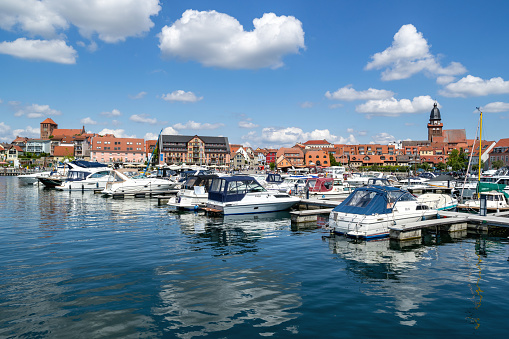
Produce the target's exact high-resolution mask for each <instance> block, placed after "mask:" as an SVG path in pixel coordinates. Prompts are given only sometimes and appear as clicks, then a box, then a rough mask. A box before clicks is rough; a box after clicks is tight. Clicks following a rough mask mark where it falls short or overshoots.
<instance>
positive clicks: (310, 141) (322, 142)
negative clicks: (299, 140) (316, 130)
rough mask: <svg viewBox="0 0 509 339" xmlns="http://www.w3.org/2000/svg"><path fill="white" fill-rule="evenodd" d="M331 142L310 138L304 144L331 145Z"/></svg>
mask: <svg viewBox="0 0 509 339" xmlns="http://www.w3.org/2000/svg"><path fill="white" fill-rule="evenodd" d="M330 144H331V143H330V142H328V141H327V140H325V139H323V140H308V141H306V142H305V143H304V145H330Z"/></svg>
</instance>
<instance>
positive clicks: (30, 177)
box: [18, 171, 51, 185]
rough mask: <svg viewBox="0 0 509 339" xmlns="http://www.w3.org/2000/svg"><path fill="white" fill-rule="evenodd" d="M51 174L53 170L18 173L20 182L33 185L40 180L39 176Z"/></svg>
mask: <svg viewBox="0 0 509 339" xmlns="http://www.w3.org/2000/svg"><path fill="white" fill-rule="evenodd" d="M50 175H51V171H45V172H38V173H30V174H20V175H18V182H19V183H20V184H22V185H33V184H35V183H36V182H38V181H39V179H38V178H39V177H49V176H50Z"/></svg>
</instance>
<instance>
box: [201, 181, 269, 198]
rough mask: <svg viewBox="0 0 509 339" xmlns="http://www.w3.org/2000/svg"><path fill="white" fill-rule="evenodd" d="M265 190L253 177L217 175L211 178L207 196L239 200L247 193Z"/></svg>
mask: <svg viewBox="0 0 509 339" xmlns="http://www.w3.org/2000/svg"><path fill="white" fill-rule="evenodd" d="M265 191H266V189H265V188H263V186H262V185H260V184H259V183H258V181H256V179H255V178H253V177H249V176H232V177H218V178H213V179H212V184H211V185H210V188H209V195H208V198H209V200H213V201H219V202H231V201H240V200H242V198H244V196H245V195H246V194H247V193H255V192H265Z"/></svg>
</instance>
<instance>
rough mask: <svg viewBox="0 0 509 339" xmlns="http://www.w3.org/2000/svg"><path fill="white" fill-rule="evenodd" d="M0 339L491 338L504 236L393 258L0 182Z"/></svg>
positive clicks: (384, 249)
mask: <svg viewBox="0 0 509 339" xmlns="http://www.w3.org/2000/svg"><path fill="white" fill-rule="evenodd" d="M0 211H1V212H0V213H1V215H2V217H1V218H0V241H1V246H2V250H1V251H0V272H1V274H0V337H2V338H16V337H26V338H41V337H51V338H69V337H73V338H80V337H83V338H93V337H113V338H114V337H122V338H131V337H132V338H147V337H150V338H155V337H169V338H172V337H181V338H192V337H200V336H205V337H213V338H216V337H218V338H239V337H246V338H251V337H253V338H256V337H267V336H268V337H278V338H279V337H306V338H308V337H317V336H321V337H369V338H376V337H389V336H396V335H397V336H398V337H412V338H415V337H425V338H429V337H462V338H464V337H488V336H494V337H502V336H504V337H505V336H506V335H507V330H509V324H508V322H507V314H508V313H509V312H508V311H509V293H508V291H509V262H508V261H507V257H508V252H509V251H508V250H509V249H508V242H507V239H506V238H486V237H478V236H469V237H466V236H465V237H462V238H459V239H453V238H451V237H450V236H447V235H441V236H439V237H435V236H428V237H426V238H425V239H424V240H423V241H422V242H419V243H418V244H414V245H413V246H409V247H406V248H400V247H399V246H397V245H394V244H391V243H390V242H389V241H388V240H384V241H377V242H360V243H355V242H351V241H347V240H346V239H344V238H341V237H336V238H334V237H332V238H330V237H328V233H327V232H325V231H324V230H322V229H319V228H315V229H300V230H297V229H292V227H291V226H290V219H289V215H288V214H287V213H278V214H270V215H260V216H259V217H255V216H250V217H236V218H225V219H212V218H207V217H205V216H203V215H198V214H194V213H190V214H174V213H171V212H169V210H168V208H166V207H158V206H157V200H153V199H152V200H151V199H126V200H113V199H111V198H104V197H102V196H101V195H94V194H92V193H90V192H85V193H83V194H82V193H78V192H73V193H72V194H70V193H67V192H59V191H54V190H45V189H41V188H37V187H27V186H19V185H18V182H17V178H12V177H0Z"/></svg>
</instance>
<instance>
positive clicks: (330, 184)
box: [306, 178, 355, 199]
mask: <svg viewBox="0 0 509 339" xmlns="http://www.w3.org/2000/svg"><path fill="white" fill-rule="evenodd" d="M306 186H307V189H308V192H309V198H310V199H346V198H347V197H348V196H349V195H350V193H352V192H353V190H354V189H355V187H353V186H350V185H349V184H348V183H345V182H344V181H343V179H342V178H336V179H334V178H311V179H308V181H307V184H306ZM306 196H307V193H306Z"/></svg>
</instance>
